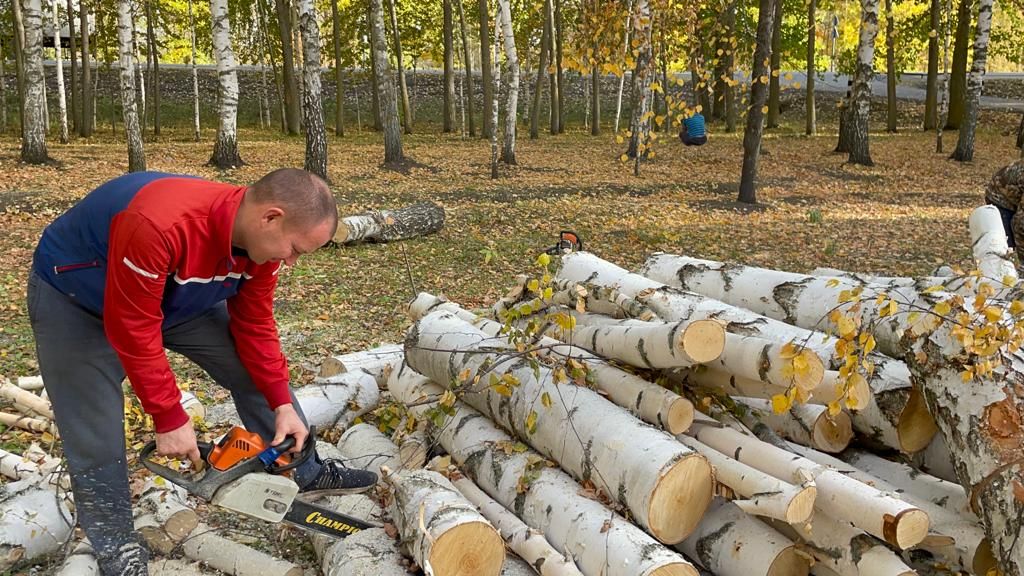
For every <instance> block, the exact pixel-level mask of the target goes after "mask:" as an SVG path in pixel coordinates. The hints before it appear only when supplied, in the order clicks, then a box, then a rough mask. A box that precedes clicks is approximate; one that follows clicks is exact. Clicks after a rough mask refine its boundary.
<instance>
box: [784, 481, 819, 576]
mask: <svg viewBox="0 0 1024 576" xmlns="http://www.w3.org/2000/svg"><path fill="white" fill-rule="evenodd" d="M817 496H818V489H817V488H816V487H814V486H808V487H806V488H804V489H803V490H801V491H800V492H798V493H797V495H796V496H794V497H793V499H792V500H790V501H789V507H787V508H786V522H789V523H790V524H802V523H804V522H807V520H809V519H810V517H811V514H814V499H815V498H817ZM779 574H787V572H779Z"/></svg>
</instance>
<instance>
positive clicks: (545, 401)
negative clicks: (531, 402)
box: [540, 392, 551, 408]
mask: <svg viewBox="0 0 1024 576" xmlns="http://www.w3.org/2000/svg"><path fill="white" fill-rule="evenodd" d="M540 403H541V404H542V405H543V406H544V407H545V408H551V396H550V395H548V393H547V392H545V393H543V394H541V395H540Z"/></svg>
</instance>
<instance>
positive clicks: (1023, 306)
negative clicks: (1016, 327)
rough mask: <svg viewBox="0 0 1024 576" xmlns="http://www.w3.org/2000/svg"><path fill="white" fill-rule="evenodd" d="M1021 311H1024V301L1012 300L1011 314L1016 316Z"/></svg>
mask: <svg viewBox="0 0 1024 576" xmlns="http://www.w3.org/2000/svg"><path fill="white" fill-rule="evenodd" d="M1021 312H1024V302H1021V301H1020V300H1014V301H1013V302H1010V314H1013V315H1014V316H1016V315H1017V314H1020V313H1021Z"/></svg>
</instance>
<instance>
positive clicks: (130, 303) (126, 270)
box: [103, 212, 188, 432]
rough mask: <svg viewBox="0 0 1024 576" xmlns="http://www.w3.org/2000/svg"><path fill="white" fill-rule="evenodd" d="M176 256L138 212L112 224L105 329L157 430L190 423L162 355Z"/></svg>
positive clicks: (116, 219)
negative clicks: (169, 281)
mask: <svg viewBox="0 0 1024 576" xmlns="http://www.w3.org/2000/svg"><path fill="white" fill-rule="evenodd" d="M175 252H176V251H175V250H174V249H173V247H172V246H170V245H169V242H168V240H167V239H166V238H165V237H164V236H163V235H162V234H161V233H160V232H159V231H158V230H157V229H156V227H155V226H153V224H152V223H151V222H150V221H149V220H148V219H146V218H145V217H143V216H141V215H139V214H136V213H133V212H122V213H121V214H118V215H117V216H115V217H114V219H113V221H112V222H111V224H110V247H109V249H108V251H107V257H108V260H107V283H106V288H105V291H104V296H103V300H104V304H103V326H104V328H105V330H106V333H107V339H108V340H109V341H110V344H111V346H113V348H114V350H115V351H116V352H117V355H118V357H120V359H121V364H122V365H123V366H124V370H125V373H126V374H127V375H128V379H129V380H130V381H131V384H132V388H134V389H135V394H136V395H137V396H138V397H139V400H140V401H141V402H142V408H143V409H144V410H145V411H146V413H147V414H149V415H151V416H152V417H153V424H154V426H155V427H156V431H157V432H168V431H170V430H174V429H175V428H178V427H180V426H182V425H184V424H185V423H186V422H188V415H187V414H186V413H185V410H184V409H182V407H181V404H180V400H181V392H179V391H178V386H177V384H176V383H175V381H174V373H173V372H172V371H171V367H170V364H168V362H167V355H166V353H165V352H164V344H163V333H162V324H163V320H164V315H163V310H162V309H161V307H160V306H161V302H162V301H163V294H164V284H165V282H166V281H167V276H168V274H169V270H170V269H171V262H172V260H173V258H174V253H175Z"/></svg>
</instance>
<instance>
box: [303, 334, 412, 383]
mask: <svg viewBox="0 0 1024 576" xmlns="http://www.w3.org/2000/svg"><path fill="white" fill-rule="evenodd" d="M404 357H405V347H404V346H402V345H401V344H393V343H388V344H381V345H380V346H376V347H374V348H370V349H368V350H360V351H358V352H352V353H350V354H342V355H340V356H331V357H329V358H326V359H324V361H323V362H322V363H321V364H320V373H319V374H318V375H317V377H318V378H329V377H331V376H337V375H338V374H344V373H345V372H352V371H354V370H362V371H364V372H366V373H367V374H372V375H373V376H374V377H375V378H377V384H378V385H381V386H382V387H383V383H382V382H381V379H380V378H379V376H378V375H379V374H380V373H381V371H383V370H384V368H385V367H386V366H390V365H391V364H393V363H394V362H396V361H397V362H401V361H402V358H404ZM384 381H387V376H385V377H384Z"/></svg>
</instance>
